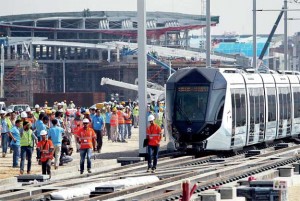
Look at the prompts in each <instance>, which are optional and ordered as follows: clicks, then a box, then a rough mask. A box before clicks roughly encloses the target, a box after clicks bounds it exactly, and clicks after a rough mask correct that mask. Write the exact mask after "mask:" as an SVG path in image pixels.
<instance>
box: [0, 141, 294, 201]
mask: <svg viewBox="0 0 300 201" xmlns="http://www.w3.org/2000/svg"><path fill="white" fill-rule="evenodd" d="M298 151H300V146H299V145H292V146H291V147H288V148H284V149H280V150H275V151H274V148H272V147H268V148H265V149H263V150H261V154H260V155H257V156H255V157H248V158H246V157H245V155H244V154H240V155H235V156H231V157H222V158H220V157H219V156H217V155H210V156H206V157H200V158H195V157H193V156H180V157H176V158H173V157H164V158H161V159H160V160H159V165H158V169H157V173H155V174H151V173H146V172H145V170H146V168H147V163H146V162H139V163H135V164H130V165H126V166H122V167H116V168H112V169H109V170H106V171H103V172H101V174H99V173H94V174H89V175H84V176H82V175H77V174H75V175H74V176H73V177H72V178H68V179H65V180H54V181H48V182H41V183H38V184H31V185H27V186H24V187H23V188H19V190H15V191H14V190H13V189H11V190H6V191H2V192H0V194H2V195H3V194H4V193H6V197H5V196H2V197H0V199H4V200H14V198H16V197H18V199H16V200H20V198H22V200H51V193H53V192H58V191H61V190H62V189H72V188H76V187H78V186H84V185H88V184H91V183H100V182H105V181H112V180H117V179H123V178H127V177H142V176H147V175H148V176H149V175H156V176H157V177H158V178H159V181H156V182H153V183H150V184H144V185H139V186H136V187H129V188H125V189H123V190H120V191H116V192H112V193H108V194H102V195H97V194H94V195H93V196H94V197H90V195H88V194H85V195H79V196H77V197H73V198H72V199H70V200H134V199H137V200H176V199H179V198H180V196H181V182H182V180H187V179H188V180H190V181H191V183H197V184H198V188H197V189H196V191H195V194H199V193H200V192H203V191H205V190H208V189H210V188H214V187H217V186H221V185H223V184H226V183H230V182H233V181H236V180H239V179H242V178H246V177H248V176H250V175H254V174H257V173H259V172H263V171H267V170H270V169H274V168H277V167H279V166H282V165H286V164H290V163H293V162H295V161H298V160H299V159H300V155H299V154H298ZM20 189H21V190H20ZM12 191H14V192H12ZM28 191H30V194H29V195H28Z"/></svg>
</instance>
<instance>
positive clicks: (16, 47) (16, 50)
mask: <svg viewBox="0 0 300 201" xmlns="http://www.w3.org/2000/svg"><path fill="white" fill-rule="evenodd" d="M13 59H18V45H15V49H14V58H13Z"/></svg>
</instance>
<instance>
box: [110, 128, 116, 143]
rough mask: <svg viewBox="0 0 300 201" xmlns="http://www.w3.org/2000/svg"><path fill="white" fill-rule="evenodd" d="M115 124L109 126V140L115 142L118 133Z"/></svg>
mask: <svg viewBox="0 0 300 201" xmlns="http://www.w3.org/2000/svg"><path fill="white" fill-rule="evenodd" d="M117 130H118V129H117V126H111V127H110V138H111V141H113V142H116V141H117V137H118V136H117V135H118V132H117Z"/></svg>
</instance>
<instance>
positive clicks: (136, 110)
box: [132, 102, 139, 128]
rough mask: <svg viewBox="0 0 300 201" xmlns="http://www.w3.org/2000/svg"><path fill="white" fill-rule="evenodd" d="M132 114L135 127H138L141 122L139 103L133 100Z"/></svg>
mask: <svg viewBox="0 0 300 201" xmlns="http://www.w3.org/2000/svg"><path fill="white" fill-rule="evenodd" d="M132 114H133V125H134V128H137V127H138V124H139V105H138V103H137V102H133V109H132Z"/></svg>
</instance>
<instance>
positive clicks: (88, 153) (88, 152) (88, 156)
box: [80, 149, 93, 172]
mask: <svg viewBox="0 0 300 201" xmlns="http://www.w3.org/2000/svg"><path fill="white" fill-rule="evenodd" d="M92 150H93V149H80V172H83V171H84V160H85V157H86V159H87V169H88V170H89V169H91V167H92V161H91V157H92Z"/></svg>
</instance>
